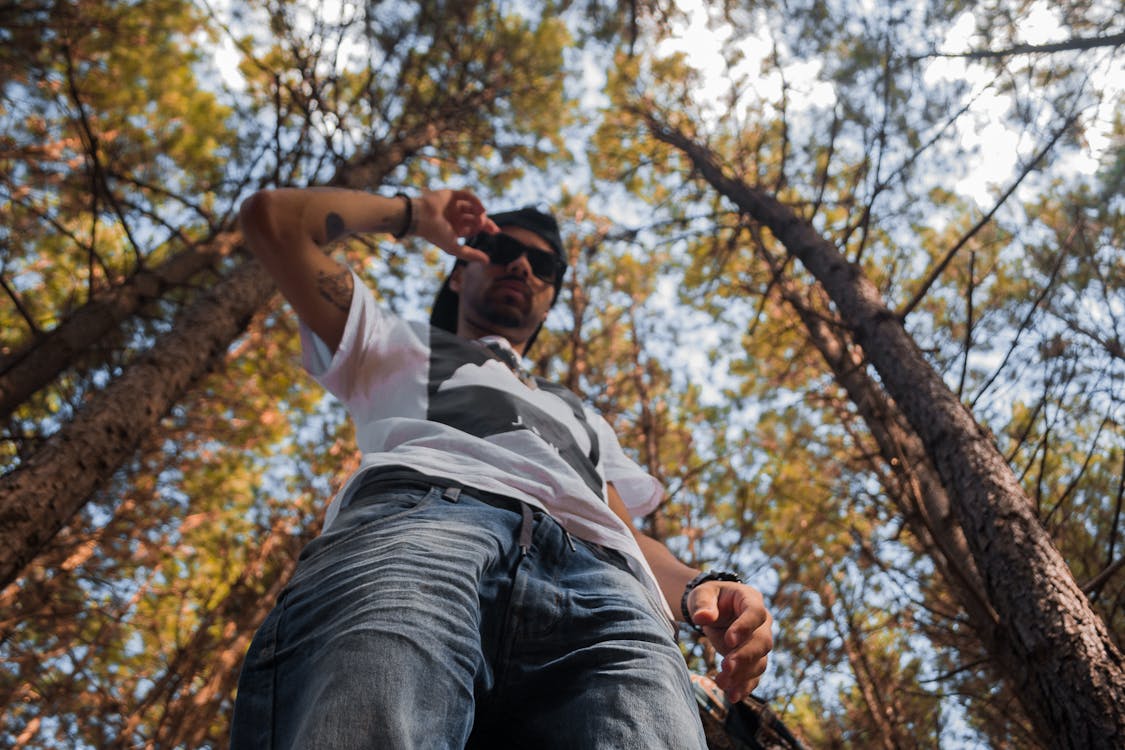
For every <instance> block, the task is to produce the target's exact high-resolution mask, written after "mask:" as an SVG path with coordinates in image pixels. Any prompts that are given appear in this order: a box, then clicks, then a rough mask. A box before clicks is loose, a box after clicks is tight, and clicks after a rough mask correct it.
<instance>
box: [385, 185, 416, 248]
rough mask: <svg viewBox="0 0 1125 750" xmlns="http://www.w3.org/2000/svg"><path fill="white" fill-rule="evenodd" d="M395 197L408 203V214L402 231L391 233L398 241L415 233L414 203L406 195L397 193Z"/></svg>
mask: <svg viewBox="0 0 1125 750" xmlns="http://www.w3.org/2000/svg"><path fill="white" fill-rule="evenodd" d="M395 197H396V198H402V199H403V200H404V201H406V214H405V216H404V219H403V222H402V229H400V230H398V231H397V232H392V233H391V236H392V237H394V238H395V239H396V240H401V239H404V238H406V237H408V236H409V235H410V234H412V233H413V232H414V229H415V226H414V201H413V200H411V199H410V196H409V195H407V194H406V193H395Z"/></svg>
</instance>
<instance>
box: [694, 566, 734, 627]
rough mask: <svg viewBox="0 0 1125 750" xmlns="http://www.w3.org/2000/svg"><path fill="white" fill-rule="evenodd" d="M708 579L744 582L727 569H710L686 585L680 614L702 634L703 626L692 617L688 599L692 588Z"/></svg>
mask: <svg viewBox="0 0 1125 750" xmlns="http://www.w3.org/2000/svg"><path fill="white" fill-rule="evenodd" d="M707 581H734V582H735V583H742V578H741V577H740V576H739V575H738V574H736V573H730V572H727V571H725V570H709V571H707V572H706V573H700V574H699V575H697V576H696V577H695V578H692V579H691V580H690V581H688V585H687V586H684V595H683V596H681V597H680V614H681V615H683V616H684V622H686V623H687V624H688V625H690V626H691V629H692V630H694V631H695V632H697V633H699V634H700V635H703V628H701V627H699V626H698V625H696V624H695V621H694V620H692V619H691V612H690V611H688V606H687V600H688V595H689V594H691V592H692V589H694V588H695V587H696V586H698V585H699V584H701V583H706V582H707Z"/></svg>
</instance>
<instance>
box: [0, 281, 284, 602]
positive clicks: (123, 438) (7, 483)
mask: <svg viewBox="0 0 1125 750" xmlns="http://www.w3.org/2000/svg"><path fill="white" fill-rule="evenodd" d="M273 290H274V285H273V281H272V280H271V279H270V278H269V277H268V276H267V275H266V274H265V272H264V271H262V269H261V267H260V266H259V265H258V263H257V261H254V260H247V261H245V262H243V263H242V264H241V265H240V266H239V267H238V268H237V269H235V271H234V272H233V273H231V274H230V275H229V276H228V277H227V278H225V279H224V280H223V281H221V282H220V283H219V284H218V285H216V286H215V287H213V288H212V289H211V290H209V291H208V292H207V293H205V294H204V295H202V297H201V298H200V299H198V300H197V301H196V302H194V303H193V304H192V305H191V306H190V307H189V308H188V309H187V310H185V311H184V312H183V313H182V314H181V315H179V316H178V317H177V319H176V321H175V325H174V327H173V329H172V330H171V331H170V332H169V333H167V334H165V335H164V336H163V337H161V338H160V339H159V341H158V342H157V343H156V344H155V345H154V346H153V347H152V349H150V350H149V351H148V352H146V353H145V354H144V355H143V356H141V357H140V358H138V360H137V361H136V362H134V363H133V364H132V365H130V366H129V367H128V369H127V370H126V371H125V373H124V374H122V375H121V376H120V377H118V378H116V379H115V380H114V381H113V382H112V383H111V384H110V385H109V386H107V387H106V389H105V390H104V391H102V392H101V393H100V394H98V396H97V397H96V398H95V399H94V400H93V401H92V402H91V403H90V405H89V406H88V407H86V408H84V409H82V410H81V411H80V412H79V413H78V414H77V415H76V416H75V418H74V419H73V420H72V421H71V422H70V423H69V424H67V425H66V426H65V427H63V428H62V429H60V430H59V431H58V432H56V433H55V434H54V435H52V436H51V437H50V438H48V439H47V440H46V441H45V443H44V445H43V447H42V448H40V449H39V450H38V451H36V452H35V454H33V455H32V456H31V457H30V458H29V459H28V460H27V461H26V462H25V463H23V464H21V465H20V466H19V467H17V468H16V469H15V470H14V471H12V472H10V473H9V474H7V475H5V476H4V477H3V478H0V588H2V587H3V586H5V585H7V584H8V583H9V582H10V581H12V580H13V579H14V578H15V576H16V575H17V574H18V573H19V571H20V570H21V569H22V568H23V566H25V565H26V564H27V563H28V562H30V561H31V559H32V558H33V557H34V556H35V554H36V553H37V552H38V551H39V550H40V549H41V548H42V546H43V545H44V544H46V542H47V541H48V540H50V539H51V537H53V536H54V535H55V534H56V533H57V532H58V530H59V529H61V528H62V527H63V525H64V524H65V523H66V522H67V521H68V520H69V519H70V517H71V516H72V515H74V513H76V512H77V511H78V510H79V508H81V507H82V506H83V505H84V504H85V502H86V499H87V498H88V497H89V496H90V494H91V493H92V492H93V491H94V490H95V489H96V488H97V487H99V486H100V485H101V484H102V483H103V482H105V481H106V480H107V479H109V478H110V477H111V476H112V475H113V473H114V472H115V471H116V470H117V468H118V467H119V466H120V465H121V464H122V463H123V462H124V461H125V460H126V459H127V458H128V457H129V456H130V455H132V453H133V451H134V450H135V449H136V447H137V445H138V444H139V443H140V440H141V438H142V437H144V435H146V434H147V433H148V431H149V430H151V429H153V428H154V427H156V426H157V424H158V423H159V422H160V420H161V419H162V418H163V417H164V415H165V414H166V413H167V412H168V410H169V409H170V408H171V407H172V405H173V404H175V403H176V402H177V401H178V400H179V399H180V398H181V397H182V396H183V394H184V393H186V392H187V390H188V389H189V388H190V387H191V386H192V384H193V383H195V382H196V381H197V380H198V379H199V378H200V377H202V376H203V375H204V374H205V373H207V372H208V371H209V370H211V369H213V368H214V367H216V366H217V365H219V364H220V363H221V362H222V359H223V354H224V353H225V352H226V349H227V347H228V346H229V345H230V342H232V341H234V339H235V338H236V337H237V336H238V335H239V334H241V333H242V331H243V330H245V328H246V325H247V324H248V323H249V322H250V318H251V317H252V316H253V315H254V313H255V311H257V310H258V308H260V307H261V306H262V305H264V304H265V303H266V301H267V300H268V299H269V297H270V295H271V294H272V293H273Z"/></svg>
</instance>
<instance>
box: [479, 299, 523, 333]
mask: <svg viewBox="0 0 1125 750" xmlns="http://www.w3.org/2000/svg"><path fill="white" fill-rule="evenodd" d="M481 317H483V318H484V319H485V320H487V321H488V322H489V323H491V324H492V325H494V326H498V327H501V328H519V327H521V326H522V325H523V324H524V323H525V320H524V316H523V315H521V314H520V313H518V312H517V311H516V309H515V308H514V307H512V306H511V305H498V304H496V303H494V302H486V303H485V304H483V305H481Z"/></svg>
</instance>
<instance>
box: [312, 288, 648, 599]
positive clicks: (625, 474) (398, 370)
mask: <svg viewBox="0 0 1125 750" xmlns="http://www.w3.org/2000/svg"><path fill="white" fill-rule="evenodd" d="M354 282H355V293H354V294H353V295H352V301H351V308H350V310H349V312H348V319H347V323H346V325H345V327H344V334H343V337H342V338H341V340H340V345H339V347H337V349H336V352H335V354H334V355H333V353H332V352H331V350H330V349H329V348H328V346H327V345H326V344H325V343H324V342H323V341H322V340H321V339H320V338H319V337H317V336H316V334H314V333H313V332H312V331H311V330H309V329H308V328H306V327H305V326H304V325H302V326H301V341H302V352H303V364H304V366H305V368H306V369H307V370H308V371H309V373H310V374H311V375H313V377H315V378H316V379H317V381H318V382H320V383H321V384H322V385H323V386H324V387H325V388H326V389H328V391H329V392H330V393H332V394H333V395H334V396H336V398H338V399H340V401H342V402H343V403H344V405H345V407H347V410H348V413H349V414H350V415H351V417H352V419H353V420H354V421H355V425H356V442H357V443H358V446H359V449H360V450H361V451H362V452H363V461H362V464H361V466H360V469H359V470H358V471H357V472H356V474H355V475H353V476H352V477H351V478H350V479H349V480H348V482H347V484H346V485H345V486H344V488H343V489H342V490H341V491H340V493H339V494H338V495H337V496H336V498H335V499H334V500H333V501H332V504H331V505H330V506H329V508H328V512H327V515H326V518H325V528H326V529H327V528H328V527H329V526H331V524H332V521H333V520H334V519H335V517H336V515H337V513H338V511H339V507H340V505H341V503H342V502H343V501H344V500H345V499H346V498H347V497H348V495H349V493H350V492H351V491H352V489H353V488H354V487H355V486H356V485H357V479H358V477H359V476H360V475H361V474H362V473H363V472H364V471H365V470H366V469H370V468H373V467H380V466H405V467H409V468H410V469H413V470H415V471H417V472H419V473H421V474H424V475H426V476H429V477H440V478H447V479H450V480H452V481H453V482H456V483H458V484H460V485H463V486H467V487H475V488H477V489H480V490H484V491H487V492H493V493H496V494H500V495H504V496H507V497H511V498H516V499H518V500H522V501H524V502H527V503H529V504H531V505H534V506H536V507H538V508H542V509H543V510H545V511H546V512H547V513H549V514H550V515H551V516H552V517H554V518H555V519H556V520H558V522H559V523H561V524H562V526H563V528H565V529H566V530H567V531H569V532H570V533H571V534H574V535H575V536H577V537H580V538H582V539H586V540H588V541H592V542H596V543H598V544H602V545H604V546H606V547H610V548H612V549H616V550H618V551H620V552H624V553H625V554H627V555H629V556H630V557H632V558H633V559H635V560H636V561H637V562H638V563H639V564H640V566H641V567H642V569H643V570H644V571H645V572H646V573H647V574H648V576H649V578H650V583H651V584H653V586H655V579H654V578H653V576H652V572H651V570H650V569H649V567H648V565H647V563H646V562H645V560H644V556H643V555H642V554H641V551H640V548H639V547H638V546H637V543H636V541H635V539H634V538H633V535H632V533H631V532H630V530H629V529H628V527H626V525H625V524H624V523H623V522H622V521H621V519H619V518H618V517H617V515H616V514H615V513H614V512H613V511H612V510H610V508H609V504H608V501H607V495H606V483H607V482H610V483H612V484H613V485H614V487H615V488H616V489H617V491H618V493H619V494H620V495H621V498H622V500H624V502H625V506H626V507H627V508H628V509H629V511H630V513H632V514H633V515H635V516H643V515H646V514H647V513H649V512H651V511H652V510H653V509H654V508H655V507H656V506H657V505H658V504H659V502H660V499H661V497H662V494H663V493H662V489H661V487H660V484H659V483H658V482H657V481H656V480H655V479H654V478H653V477H651V476H650V475H648V474H647V473H645V471H644V470H642V469H641V468H640V467H639V466H638V465H637V464H636V463H635V462H634V461H633V460H632V459H630V458H629V457H628V456H626V455H625V453H624V452H623V451H622V449H621V445H620V443H618V441H617V436H616V435H615V434H614V433H613V430H612V429H611V428H610V426H609V425H608V424H607V423H606V421H605V420H604V419H602V418H601V417H600V416H598V415H597V414H596V413H594V412H593V411H591V410H590V409H588V408H586V407H585V406H583V405H582V403H581V402H580V400H579V399H578V398H577V396H575V395H574V394H573V393H571V392H570V391H568V390H566V389H565V388H563V387H561V386H558V385H554V384H551V383H549V382H547V381H544V380H542V379H536V381H535V382H534V383H533V384H532V385H531V386H530V387H529V385H527V384H525V382H523V381H522V380H521V378H520V377H519V376H518V375H517V374H516V373H514V372H512V370H511V369H509V367H508V366H507V365H505V364H504V363H503V362H501V361H500V360H499V359H498V358H497V357H496V355H494V354H493V353H492V352H491V351H490V350H489V349H488V348H487V346H486V345H485V344H486V343H487V344H491V345H492V346H497V345H499V346H503V347H506V348H507V349H508V350H509V351H511V347H510V345H509V344H508V342H507V341H506V340H504V339H503V338H500V337H487V339H486V340H482V341H481V342H476V341H469V340H466V339H462V338H460V337H458V336H455V335H453V334H450V333H447V332H445V331H442V330H440V329H436V328H432V327H431V326H429V325H428V324H425V323H415V322H407V321H404V320H402V319H400V318H398V317H397V316H395V315H393V314H391V313H390V312H388V311H386V310H384V309H383V308H381V307H380V306H379V305H378V303H376V301H375V298H374V297H373V296H372V294H371V290H370V289H369V288H368V287H367V286H366V285H365V284H364V283H363V282H362V281H361V280H360V279H359V278H358V277H355V278H354ZM655 590H656V591H659V587H655ZM656 598H657V599H660V597H659V596H657V597H656ZM661 601H662V600H661Z"/></svg>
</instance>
